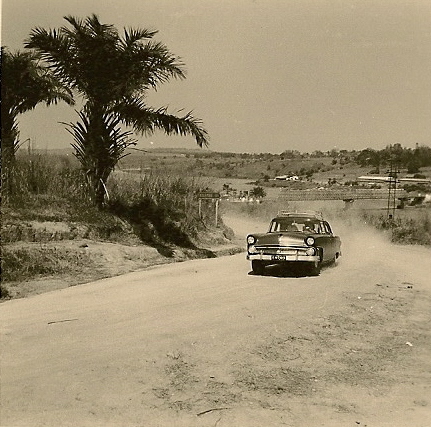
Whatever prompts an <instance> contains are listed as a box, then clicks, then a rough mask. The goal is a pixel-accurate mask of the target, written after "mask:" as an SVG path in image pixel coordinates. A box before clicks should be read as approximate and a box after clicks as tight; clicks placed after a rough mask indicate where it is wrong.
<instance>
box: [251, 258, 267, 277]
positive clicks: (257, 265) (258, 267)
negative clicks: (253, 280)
mask: <svg viewBox="0 0 431 427" xmlns="http://www.w3.org/2000/svg"><path fill="white" fill-rule="evenodd" d="M251 269H252V270H253V273H254V274H259V275H261V274H263V273H264V272H265V264H264V263H263V262H262V261H257V260H254V261H252V262H251Z"/></svg>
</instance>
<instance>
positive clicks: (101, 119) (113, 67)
mask: <svg viewBox="0 0 431 427" xmlns="http://www.w3.org/2000/svg"><path fill="white" fill-rule="evenodd" d="M64 19H65V21H66V24H65V25H64V26H62V27H61V28H58V29H48V30H47V29H44V28H41V27H36V28H34V29H33V30H32V31H31V33H30V35H29V37H28V38H27V39H26V40H25V41H24V50H21V51H17V52H11V51H9V49H8V48H7V47H2V49H1V62H2V63H1V72H2V75H1V77H2V89H1V96H2V103H1V119H2V130H1V142H2V182H3V184H2V193H3V196H5V197H4V200H7V196H8V194H9V193H10V192H12V191H13V188H11V181H10V176H11V173H12V172H13V168H14V164H15V154H16V151H17V149H18V148H19V146H20V144H21V143H22V142H21V141H20V138H19V124H18V116H19V115H20V114H22V113H24V112H26V111H29V110H32V109H33V108H35V106H36V105H38V104H39V103H45V104H47V105H51V104H56V103H58V102H66V103H67V104H69V105H70V106H76V105H77V101H78V100H79V101H80V105H81V104H82V108H80V109H79V110H76V115H77V120H76V121H75V122H71V123H64V125H65V127H66V129H67V131H68V132H69V133H70V134H71V136H72V138H73V142H72V143H71V144H72V146H73V149H74V154H75V156H76V158H77V159H78V160H79V162H80V164H81V168H82V170H83V172H84V176H85V178H86V181H87V184H88V186H89V189H90V194H91V197H92V201H93V202H94V203H95V204H96V205H97V206H98V207H102V206H103V203H104V197H105V188H106V187H105V184H106V181H107V179H108V177H109V175H110V173H111V172H112V170H113V169H114V167H115V165H116V164H117V163H118V161H119V160H120V159H121V158H123V157H124V156H125V155H126V149H127V148H128V147H130V146H132V145H135V144H136V140H135V139H134V138H133V135H134V134H135V133H138V134H141V135H147V136H148V135H151V134H153V133H154V132H155V131H156V130H161V131H163V132H165V133H166V134H167V135H172V134H176V135H191V136H193V137H194V138H195V140H196V143H197V145H198V146H200V147H203V146H207V145H208V142H209V136H208V133H207V131H206V129H205V128H204V126H203V123H202V120H201V119H199V118H196V117H194V116H193V114H192V113H191V112H188V113H186V114H182V115H178V114H171V113H169V112H168V109H167V107H158V108H154V107H152V106H149V105H148V104H147V100H146V97H147V94H148V91H150V90H156V89H157V88H158V87H159V86H160V85H161V84H163V83H166V82H167V81H169V80H171V79H184V78H185V77H186V73H185V68H184V64H183V63H182V61H181V59H180V58H179V57H177V56H175V55H173V54H172V53H171V52H170V51H169V50H168V48H167V47H166V46H165V45H164V44H163V43H161V42H157V41H154V40H153V37H154V36H155V35H156V34H157V31H151V30H147V29H133V28H124V29H123V32H122V34H120V33H119V31H118V30H117V28H115V27H114V26H113V25H110V24H103V23H101V22H100V20H99V18H98V16H97V15H95V14H92V15H91V16H88V17H86V18H85V19H79V18H76V17H73V16H65V17H64Z"/></svg>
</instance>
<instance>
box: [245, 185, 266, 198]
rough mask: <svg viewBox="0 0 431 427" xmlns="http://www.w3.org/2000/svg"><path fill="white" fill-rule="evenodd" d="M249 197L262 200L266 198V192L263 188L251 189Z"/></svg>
mask: <svg viewBox="0 0 431 427" xmlns="http://www.w3.org/2000/svg"><path fill="white" fill-rule="evenodd" d="M249 194H250V197H254V198H256V199H263V198H264V197H265V196H266V192H265V190H264V188H263V187H260V186H258V187H253V188H252V189H251V190H250V193H249Z"/></svg>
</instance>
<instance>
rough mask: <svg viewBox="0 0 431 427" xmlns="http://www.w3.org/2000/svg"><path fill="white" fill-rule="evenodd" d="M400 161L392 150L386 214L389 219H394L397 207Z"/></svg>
mask: <svg viewBox="0 0 431 427" xmlns="http://www.w3.org/2000/svg"><path fill="white" fill-rule="evenodd" d="M399 172H400V171H399V162H398V159H397V158H396V155H393V153H392V152H391V155H390V169H389V185H388V205H387V209H386V214H387V217H388V218H389V219H394V217H395V209H396V208H397V182H398V174H399Z"/></svg>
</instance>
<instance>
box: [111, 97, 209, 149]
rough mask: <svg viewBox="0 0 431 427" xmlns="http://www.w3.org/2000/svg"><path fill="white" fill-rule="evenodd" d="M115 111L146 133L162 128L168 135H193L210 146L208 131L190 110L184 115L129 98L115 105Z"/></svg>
mask: <svg viewBox="0 0 431 427" xmlns="http://www.w3.org/2000/svg"><path fill="white" fill-rule="evenodd" d="M114 111H115V112H116V113H118V115H119V117H121V119H122V120H123V122H124V123H125V124H126V125H128V126H133V128H134V129H136V130H137V131H138V132H140V133H142V134H144V135H152V134H153V133H154V132H155V131H156V130H161V131H163V132H165V133H166V134H167V135H181V136H187V135H191V136H193V137H194V138H195V139H196V143H197V144H198V145H199V146H200V147H203V146H208V144H209V137H208V132H207V131H206V129H205V128H204V127H203V123H202V121H201V120H200V119H197V118H195V117H194V116H193V114H192V112H191V111H190V112H188V113H186V114H184V115H183V116H176V115H173V114H169V113H168V111H167V108H166V107H161V108H158V109H153V108H151V107H147V106H146V105H145V103H144V101H143V100H142V99H136V100H128V101H127V102H124V103H122V104H119V105H117V106H115V107H114Z"/></svg>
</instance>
